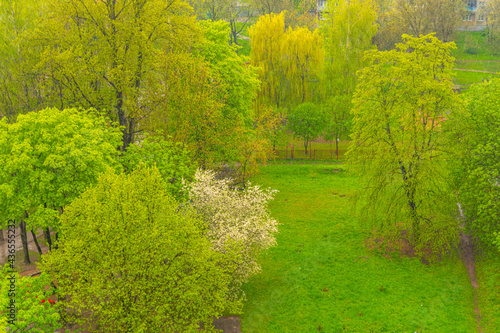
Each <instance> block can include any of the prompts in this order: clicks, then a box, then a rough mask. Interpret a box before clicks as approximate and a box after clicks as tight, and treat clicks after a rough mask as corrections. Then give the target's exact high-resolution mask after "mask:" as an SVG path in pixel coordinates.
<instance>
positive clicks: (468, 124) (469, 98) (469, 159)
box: [457, 79, 500, 246]
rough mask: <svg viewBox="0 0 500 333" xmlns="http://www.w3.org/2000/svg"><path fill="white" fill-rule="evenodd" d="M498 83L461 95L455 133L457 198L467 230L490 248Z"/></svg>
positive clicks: (497, 169) (498, 193)
mask: <svg viewBox="0 0 500 333" xmlns="http://www.w3.org/2000/svg"><path fill="white" fill-rule="evenodd" d="M499 88H500V80H498V79H492V80H491V81H490V82H485V83H481V84H476V85H474V86H472V87H471V88H470V90H469V91H468V92H467V93H466V94H465V95H464V102H465V107H466V113H465V114H464V116H463V117H462V118H461V119H460V120H461V122H462V123H463V128H464V130H463V131H462V132H461V133H459V134H458V136H459V140H460V142H461V143H462V151H463V156H462V158H461V159H460V163H459V165H458V166H457V168H458V170H459V172H458V175H459V178H458V183H459V185H460V186H459V199H460V202H461V204H462V207H463V209H464V213H465V217H466V219H467V228H468V231H469V232H471V233H472V234H473V235H474V236H476V237H477V238H478V239H480V240H481V241H482V243H483V245H486V246H490V245H492V242H493V241H494V240H495V237H496V236H495V233H498V232H500V224H499V221H500V200H499V199H500V186H499V181H500V160H499V159H498V152H499V150H500V90H499Z"/></svg>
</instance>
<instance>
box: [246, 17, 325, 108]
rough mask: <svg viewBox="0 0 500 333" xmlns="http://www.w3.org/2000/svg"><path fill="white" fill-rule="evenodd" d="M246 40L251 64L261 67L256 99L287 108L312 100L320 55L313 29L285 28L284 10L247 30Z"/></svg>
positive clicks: (320, 44) (321, 56)
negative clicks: (260, 82) (250, 49)
mask: <svg viewBox="0 0 500 333" xmlns="http://www.w3.org/2000/svg"><path fill="white" fill-rule="evenodd" d="M250 41H251V48H252V53H251V60H252V65H254V66H256V67H260V68H261V76H260V79H261V81H262V89H261V91H260V93H259V102H261V103H266V104H267V105H269V106H272V107H274V108H276V109H280V108H283V107H286V108H288V109H290V108H293V107H295V106H296V105H298V104H301V103H304V102H308V101H311V100H313V99H314V97H315V96H314V95H313V92H314V91H316V90H318V87H317V86H315V84H316V83H317V82H318V80H319V70H320V68H321V66H322V63H323V54H324V53H323V40H322V37H321V36H320V34H319V32H318V31H317V30H315V31H313V32H311V31H310V30H309V29H308V28H306V27H296V28H291V27H289V28H288V29H287V30H285V15H284V13H281V14H279V15H275V14H270V15H265V16H262V17H261V18H260V19H259V21H257V23H256V24H255V25H254V26H253V27H252V28H251V29H250Z"/></svg>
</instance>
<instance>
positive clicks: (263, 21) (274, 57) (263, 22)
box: [249, 12, 285, 109]
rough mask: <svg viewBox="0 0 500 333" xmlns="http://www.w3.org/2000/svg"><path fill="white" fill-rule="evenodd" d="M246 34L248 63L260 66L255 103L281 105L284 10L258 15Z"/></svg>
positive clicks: (277, 106)
mask: <svg viewBox="0 0 500 333" xmlns="http://www.w3.org/2000/svg"><path fill="white" fill-rule="evenodd" d="M249 34H250V44H251V50H252V51H251V54H250V58H251V62H252V65H253V66H255V67H260V80H261V82H262V85H261V89H260V91H259V95H258V101H257V103H258V104H259V103H260V104H267V105H269V106H272V107H273V108H275V109H279V108H281V107H283V105H282V104H283V101H284V98H285V96H284V90H285V89H284V86H285V78H284V69H283V66H282V54H281V44H282V42H283V40H284V36H285V13H283V12H282V13H280V14H278V15H275V14H269V15H264V16H261V17H260V18H259V20H258V21H257V23H255V25H253V26H252V27H251V28H250V29H249ZM258 104H257V105H258Z"/></svg>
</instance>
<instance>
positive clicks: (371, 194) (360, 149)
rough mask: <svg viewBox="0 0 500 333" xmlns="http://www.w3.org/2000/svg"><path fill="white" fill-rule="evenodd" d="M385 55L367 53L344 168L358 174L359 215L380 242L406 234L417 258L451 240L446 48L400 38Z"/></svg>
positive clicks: (451, 108)
mask: <svg viewBox="0 0 500 333" xmlns="http://www.w3.org/2000/svg"><path fill="white" fill-rule="evenodd" d="M403 38H404V40H405V43H401V44H398V45H397V49H396V50H392V51H369V52H368V53H367V54H366V58H367V60H368V66H367V67H366V68H364V69H362V70H361V71H359V82H358V85H357V87H356V92H355V95H354V99H353V104H354V105H353V106H354V107H353V112H354V128H353V134H352V144H351V146H350V147H349V152H348V156H349V161H350V163H351V165H352V166H353V167H354V170H357V171H358V172H360V174H361V175H362V183H363V184H364V189H363V192H362V193H361V194H360V195H362V196H363V197H364V198H365V200H366V201H363V202H365V203H366V204H365V205H363V206H362V207H363V211H364V213H365V214H367V215H368V216H369V217H371V218H373V219H375V220H376V221H377V222H379V223H378V226H379V228H380V230H381V231H383V232H384V233H385V235H386V236H387V238H386V239H389V240H393V241H397V240H399V238H400V237H401V236H402V235H405V236H404V237H406V238H407V239H408V241H409V242H410V244H411V245H413V246H414V247H415V248H416V250H417V251H419V252H420V253H422V252H423V251H424V249H430V250H431V251H433V253H443V252H445V251H446V250H448V249H449V248H450V246H451V245H452V244H453V243H454V242H455V241H456V240H457V239H458V237H457V234H458V223H457V219H456V216H455V215H454V213H456V198H454V195H453V194H452V192H453V191H452V190H451V188H450V184H451V182H450V176H449V171H448V168H447V163H448V159H450V158H451V157H450V156H452V155H450V154H451V153H452V152H453V147H454V146H456V145H454V144H453V142H450V140H449V137H448V135H449V133H450V131H449V129H448V128H447V127H449V126H450V124H452V123H453V122H450V121H449V119H450V118H453V117H456V116H458V115H459V113H460V104H459V101H458V97H457V96H456V95H455V93H454V92H453V90H452V82H451V69H452V67H453V61H454V58H452V56H451V54H450V53H451V49H452V48H454V44H453V43H443V42H441V41H440V40H438V39H437V38H436V37H434V36H433V35H426V36H421V37H419V38H415V37H411V36H408V35H404V36H403Z"/></svg>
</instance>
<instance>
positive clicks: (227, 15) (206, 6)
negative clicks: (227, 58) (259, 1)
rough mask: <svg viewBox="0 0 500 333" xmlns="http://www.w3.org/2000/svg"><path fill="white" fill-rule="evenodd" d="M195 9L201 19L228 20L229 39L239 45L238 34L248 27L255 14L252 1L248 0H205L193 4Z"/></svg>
mask: <svg viewBox="0 0 500 333" xmlns="http://www.w3.org/2000/svg"><path fill="white" fill-rule="evenodd" d="M195 9H196V11H197V12H198V16H199V17H201V18H202V19H207V18H208V19H209V20H212V21H218V20H224V21H226V22H228V23H229V27H230V32H231V33H230V35H229V40H230V42H231V44H233V43H234V44H236V45H239V44H238V38H239V34H240V33H241V32H242V31H244V29H246V28H248V25H249V23H250V20H251V19H252V18H253V17H254V16H255V9H254V3H253V2H251V1H248V0H245V1H236V0H206V1H203V2H202V3H200V4H198V5H195ZM226 37H227V36H226Z"/></svg>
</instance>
